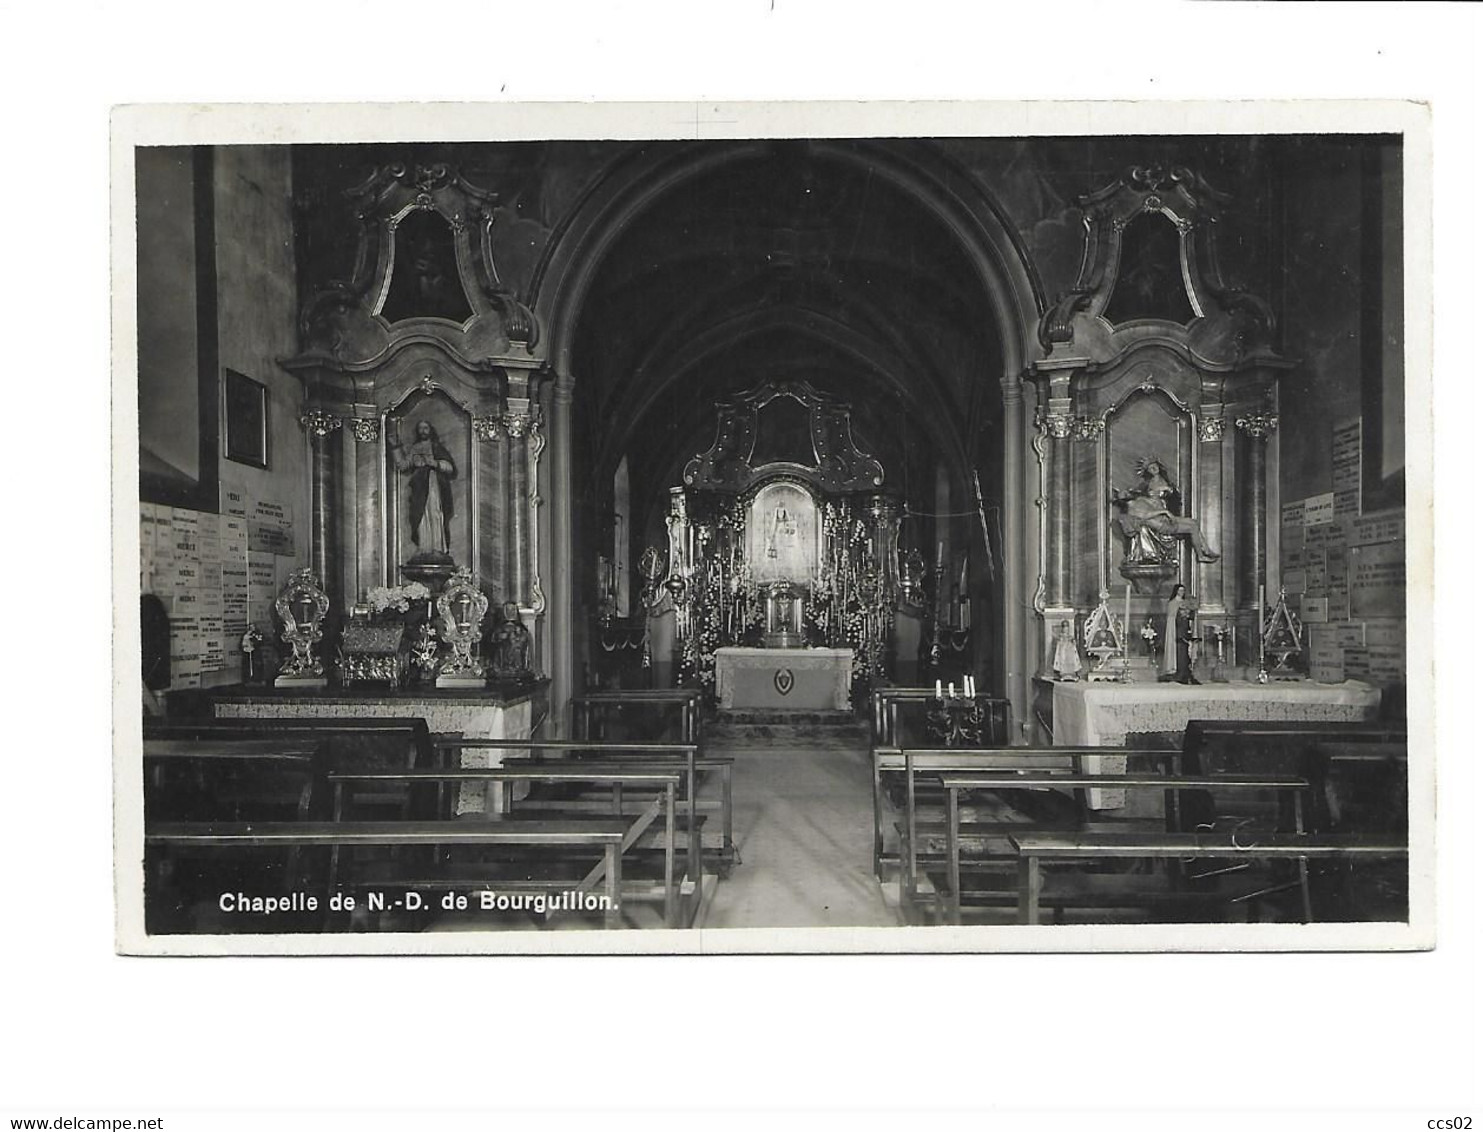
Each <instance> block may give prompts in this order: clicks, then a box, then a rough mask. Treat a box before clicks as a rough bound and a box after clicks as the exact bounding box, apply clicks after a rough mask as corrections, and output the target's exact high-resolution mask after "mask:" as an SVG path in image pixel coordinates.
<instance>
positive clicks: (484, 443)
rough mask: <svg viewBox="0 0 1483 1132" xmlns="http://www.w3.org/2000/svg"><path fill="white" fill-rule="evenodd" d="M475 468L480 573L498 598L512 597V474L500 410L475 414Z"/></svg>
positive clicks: (498, 599)
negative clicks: (509, 555) (508, 559)
mask: <svg viewBox="0 0 1483 1132" xmlns="http://www.w3.org/2000/svg"><path fill="white" fill-rule="evenodd" d="M473 427H474V440H475V443H474V471H475V475H476V476H478V484H479V492H478V497H479V546H478V548H477V554H478V564H477V566H476V570H477V572H478V574H479V577H480V578H482V579H483V580H484V582H485V583H486V584H487V585H488V586H489V588H490V591H491V592H492V593H493V594H494V595H495V600H496V601H497V602H501V603H503V602H505V601H509V600H511V599H512V597H513V594H514V591H513V589H511V586H510V581H509V577H508V575H507V573H506V570H505V561H506V553H507V551H508V548H509V545H510V538H509V533H508V526H507V524H508V517H509V511H510V503H509V499H508V494H509V476H508V467H507V460H508V456H507V455H506V452H505V449H506V448H507V447H508V445H507V444H506V443H505V423H504V417H503V415H502V414H500V413H490V414H489V415H487V416H479V417H474V418H473Z"/></svg>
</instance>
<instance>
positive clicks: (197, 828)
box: [144, 819, 628, 928]
mask: <svg viewBox="0 0 1483 1132" xmlns="http://www.w3.org/2000/svg"><path fill="white" fill-rule="evenodd" d="M627 832H628V823H627V822H625V821H623V820H622V819H588V820H582V821H572V820H565V821H549V822H486V821H389V822H336V821H328V822H313V821H310V822H258V823H237V822H220V823H213V822H166V823H161V824H159V825H156V826H154V827H152V828H146V830H145V833H144V841H145V844H146V845H153V846H160V847H169V848H177V849H178V848H203V847H216V848H257V847H263V846H283V847H290V846H296V847H307V846H327V847H330V848H333V849H339V848H352V847H356V846H365V845H375V846H392V847H405V846H417V845H428V846H444V845H482V846H512V845H534V846H545V847H550V848H573V847H589V848H597V849H601V850H602V853H603V864H602V866H600V867H601V868H602V869H603V876H604V894H605V896H606V897H607V904H606V906H605V908H604V910H603V915H604V922H605V924H606V926H607V927H610V928H621V927H622V926H623V917H622V902H623V864H622V853H621V851H620V848H621V846H622V844H623V838H624V836H625V835H626V834H627Z"/></svg>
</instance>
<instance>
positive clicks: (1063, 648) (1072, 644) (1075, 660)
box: [1051, 621, 1081, 680]
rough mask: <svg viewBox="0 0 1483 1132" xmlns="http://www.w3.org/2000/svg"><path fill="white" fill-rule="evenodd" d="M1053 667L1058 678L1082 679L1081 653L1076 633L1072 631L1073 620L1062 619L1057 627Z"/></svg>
mask: <svg viewBox="0 0 1483 1132" xmlns="http://www.w3.org/2000/svg"><path fill="white" fill-rule="evenodd" d="M1051 669H1052V670H1053V671H1054V672H1055V674H1056V679H1057V680H1080V679H1081V653H1080V652H1079V651H1078V650H1077V648H1076V634H1075V633H1073V632H1072V631H1071V622H1070V621H1062V622H1061V624H1060V625H1059V626H1058V627H1057V629H1056V651H1055V654H1054V655H1053V656H1052V658H1051Z"/></svg>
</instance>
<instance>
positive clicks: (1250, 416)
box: [1236, 409, 1277, 440]
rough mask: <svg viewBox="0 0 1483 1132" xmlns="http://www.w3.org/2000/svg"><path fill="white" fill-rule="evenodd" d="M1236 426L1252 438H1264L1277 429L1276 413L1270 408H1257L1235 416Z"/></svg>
mask: <svg viewBox="0 0 1483 1132" xmlns="http://www.w3.org/2000/svg"><path fill="white" fill-rule="evenodd" d="M1236 427H1237V428H1239V429H1240V430H1241V431H1242V432H1244V433H1246V435H1247V436H1249V437H1251V439H1252V440H1266V439H1267V437H1268V436H1270V435H1271V434H1272V433H1274V432H1276V431H1277V414H1276V413H1274V412H1272V411H1271V410H1270V409H1257V410H1256V411H1254V412H1250V413H1247V414H1245V415H1244V416H1239V417H1237V418H1236Z"/></svg>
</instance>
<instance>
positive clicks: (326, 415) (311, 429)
mask: <svg viewBox="0 0 1483 1132" xmlns="http://www.w3.org/2000/svg"><path fill="white" fill-rule="evenodd" d="M342 423H344V422H342V421H341V420H340V418H339V417H337V416H335V414H334V413H330V412H326V411H325V410H324V409H320V408H317V407H316V408H311V409H305V410H304V413H303V415H302V416H300V417H299V424H301V425H302V426H303V427H304V430H305V431H306V432H308V433H309V435H310V436H314V437H318V438H320V439H323V438H324V437H326V436H328V435H329V434H330V433H332V432H334V431H335V430H336V429H337V428H339V427H340V426H341V424H342Z"/></svg>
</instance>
